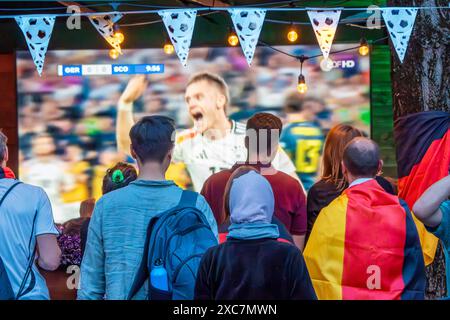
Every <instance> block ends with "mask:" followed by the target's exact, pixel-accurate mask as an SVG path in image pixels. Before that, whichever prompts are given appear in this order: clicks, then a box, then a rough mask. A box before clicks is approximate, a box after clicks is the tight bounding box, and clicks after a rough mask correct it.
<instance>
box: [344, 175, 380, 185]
mask: <svg viewBox="0 0 450 320" xmlns="http://www.w3.org/2000/svg"><path fill="white" fill-rule="evenodd" d="M374 178H375V177H362V176H360V177H358V176H350V175H349V176H348V177H347V181H348V185H351V184H352V183H353V182H355V181H356V180H359V179H374Z"/></svg>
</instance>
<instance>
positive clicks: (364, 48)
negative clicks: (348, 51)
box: [358, 38, 369, 56]
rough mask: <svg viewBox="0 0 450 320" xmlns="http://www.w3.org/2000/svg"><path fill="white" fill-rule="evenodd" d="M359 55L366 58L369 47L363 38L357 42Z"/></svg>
mask: <svg viewBox="0 0 450 320" xmlns="http://www.w3.org/2000/svg"><path fill="white" fill-rule="evenodd" d="M358 51H359V54H360V55H362V56H367V55H368V54H369V45H368V43H367V40H366V39H365V38H362V39H361V41H360V42H359V49H358Z"/></svg>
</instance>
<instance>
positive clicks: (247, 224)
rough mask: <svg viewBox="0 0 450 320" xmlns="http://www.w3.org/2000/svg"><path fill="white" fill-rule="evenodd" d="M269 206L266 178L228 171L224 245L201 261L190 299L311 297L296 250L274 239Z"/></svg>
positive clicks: (275, 232) (251, 172) (269, 189)
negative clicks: (229, 175) (227, 223)
mask: <svg viewBox="0 0 450 320" xmlns="http://www.w3.org/2000/svg"><path fill="white" fill-rule="evenodd" d="M274 206H275V204H274V195H273V191H272V187H271V186H270V183H269V182H268V181H267V180H266V178H264V177H263V176H261V175H260V174H259V173H258V172H257V171H256V170H255V169H253V168H252V167H248V166H244V167H240V168H238V169H237V170H236V171H234V172H233V174H232V175H231V177H230V179H229V181H228V183H227V186H226V189H225V197H224V207H225V208H224V210H225V212H226V214H227V215H229V216H230V221H231V225H230V227H229V233H228V235H227V241H226V242H224V243H222V244H220V245H219V246H215V247H212V248H210V249H209V250H208V251H207V252H206V253H205V254H204V256H203V257H202V260H201V262H200V267H199V270H198V274H197V281H196V286H195V299H197V300H239V299H245V300H262V299H283V300H288V299H305V300H315V299H316V294H315V292H314V289H313V286H312V283H311V279H310V277H309V274H308V270H307V268H306V265H305V261H304V260H303V256H302V253H301V251H300V250H299V249H298V248H297V247H296V246H295V245H293V244H289V243H285V242H280V241H277V238H278V237H279V231H278V227H277V225H275V224H272V216H273V212H274Z"/></svg>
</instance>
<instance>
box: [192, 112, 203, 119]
mask: <svg viewBox="0 0 450 320" xmlns="http://www.w3.org/2000/svg"><path fill="white" fill-rule="evenodd" d="M192 118H193V119H194V120H195V121H200V120H202V119H203V114H202V113H200V112H197V113H192Z"/></svg>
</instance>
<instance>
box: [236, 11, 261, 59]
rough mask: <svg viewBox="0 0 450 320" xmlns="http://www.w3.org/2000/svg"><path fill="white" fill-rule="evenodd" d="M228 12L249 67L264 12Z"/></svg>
mask: <svg viewBox="0 0 450 320" xmlns="http://www.w3.org/2000/svg"><path fill="white" fill-rule="evenodd" d="M228 12H229V14H230V16H231V20H233V24H234V29H235V30H236V33H237V36H238V37H239V42H240V43H241V47H242V51H243V52H244V55H245V59H247V63H248V65H249V66H250V65H251V64H252V60H253V55H254V54H255V49H256V46H257V45H258V40H259V34H260V33H261V29H262V27H263V24H264V18H265V17H266V10H265V9H258V10H248V9H229V10H228Z"/></svg>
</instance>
